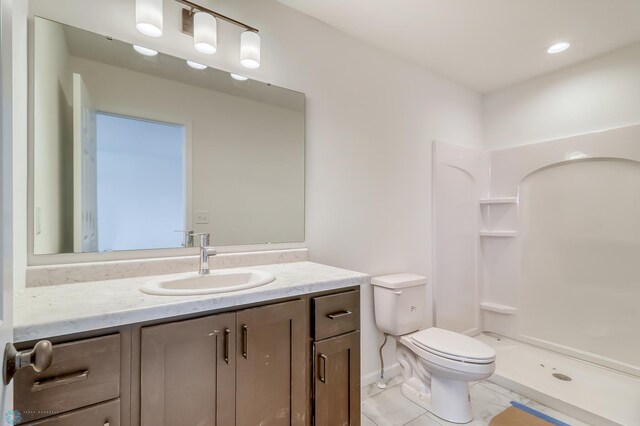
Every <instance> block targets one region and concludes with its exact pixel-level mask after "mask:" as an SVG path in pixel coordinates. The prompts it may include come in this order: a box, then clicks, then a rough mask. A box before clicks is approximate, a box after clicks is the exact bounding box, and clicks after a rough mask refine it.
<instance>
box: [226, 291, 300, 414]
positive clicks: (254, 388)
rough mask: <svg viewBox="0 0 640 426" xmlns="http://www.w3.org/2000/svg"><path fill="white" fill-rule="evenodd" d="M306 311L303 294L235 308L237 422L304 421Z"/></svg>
mask: <svg viewBox="0 0 640 426" xmlns="http://www.w3.org/2000/svg"><path fill="white" fill-rule="evenodd" d="M305 317H306V315H305V303H304V301H303V300H294V301H291V302H284V303H277V304H274V305H268V306H262V307H258V308H253V309H247V310H244V311H240V312H238V316H237V324H238V336H239V340H238V352H237V354H236V358H237V371H236V377H237V382H236V422H237V424H238V425H247V426H249V425H263V426H271V425H273V426H279V425H304V424H308V422H307V419H306V404H307V399H306V395H307V392H306V386H305V384H306V380H305V376H306V374H307V373H306V372H307V369H306V368H305V367H306V351H305V344H306V343H305V340H306V333H305V330H306V324H307V321H306V318H305Z"/></svg>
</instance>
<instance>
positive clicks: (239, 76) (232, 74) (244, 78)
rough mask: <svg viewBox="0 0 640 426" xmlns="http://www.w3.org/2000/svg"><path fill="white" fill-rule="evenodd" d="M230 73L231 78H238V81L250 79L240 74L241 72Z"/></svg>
mask: <svg viewBox="0 0 640 426" xmlns="http://www.w3.org/2000/svg"><path fill="white" fill-rule="evenodd" d="M229 75H231V78H232V79H234V80H238V81H247V80H249V77H245V76H244V75H240V74H234V73H232V72H231V73H229Z"/></svg>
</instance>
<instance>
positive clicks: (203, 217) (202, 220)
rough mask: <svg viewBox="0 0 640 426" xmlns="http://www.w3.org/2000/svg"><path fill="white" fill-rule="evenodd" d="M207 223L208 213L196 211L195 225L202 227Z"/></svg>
mask: <svg viewBox="0 0 640 426" xmlns="http://www.w3.org/2000/svg"><path fill="white" fill-rule="evenodd" d="M207 223H209V212H207V211H202V210H201V211H196V224H197V225H204V224H207Z"/></svg>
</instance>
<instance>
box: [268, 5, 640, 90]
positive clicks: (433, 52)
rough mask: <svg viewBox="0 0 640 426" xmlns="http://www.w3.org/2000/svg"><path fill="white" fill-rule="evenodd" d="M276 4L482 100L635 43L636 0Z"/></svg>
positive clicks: (639, 26) (639, 18) (639, 27)
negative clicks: (559, 47) (560, 44)
mask: <svg viewBox="0 0 640 426" xmlns="http://www.w3.org/2000/svg"><path fill="white" fill-rule="evenodd" d="M279 1H280V2H281V3H284V4H286V5H288V6H290V7H292V8H294V9H297V10H299V11H301V12H303V13H305V14H307V15H310V16H313V17H315V18H317V19H319V20H321V21H324V22H325V23H327V24H329V25H331V26H333V27H335V28H337V29H339V30H341V31H343V32H345V33H347V34H350V35H352V36H354V37H356V38H358V39H361V40H363V41H365V42H367V43H370V44H372V45H374V46H377V47H380V48H382V49H384V50H386V51H389V52H392V53H394V54H396V55H399V56H401V57H404V58H406V59H409V60H411V61H414V62H416V63H418V64H419V65H421V66H423V67H425V68H427V69H430V70H432V71H435V72H436V73H438V74H441V75H443V76H445V77H447V78H449V79H452V80H454V81H457V82H459V83H462V84H464V85H466V86H468V87H470V88H472V89H474V90H477V91H479V92H483V93H486V92H490V91H493V90H496V89H500V88H503V87H506V86H509V85H511V84H514V83H517V82H520V81H523V80H527V79H530V78H532V77H535V76H538V75H541V74H544V73H546V72H549V71H553V70H556V69H559V68H563V67H566V66H568V65H571V64H575V63H577V62H580V61H583V60H585V59H588V58H592V57H594V56H597V55H600V54H603V53H605V52H609V51H612V50H615V49H617V48H620V47H624V46H627V45H629V44H633V43H635V42H638V41H640V0H279ZM559 40H569V41H570V42H571V43H572V47H571V48H570V49H569V50H567V51H565V52H563V53H559V54H556V55H549V54H547V53H546V49H547V47H548V46H550V45H551V44H553V43H554V42H557V41H559Z"/></svg>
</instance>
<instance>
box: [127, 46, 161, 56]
mask: <svg viewBox="0 0 640 426" xmlns="http://www.w3.org/2000/svg"><path fill="white" fill-rule="evenodd" d="M133 50H135V51H136V52H138V53H139V54H141V55H144V56H156V55H157V54H158V51H157V50H153V49H149V48H147V47H142V46H138V45H137V44H134V45H133Z"/></svg>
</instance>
